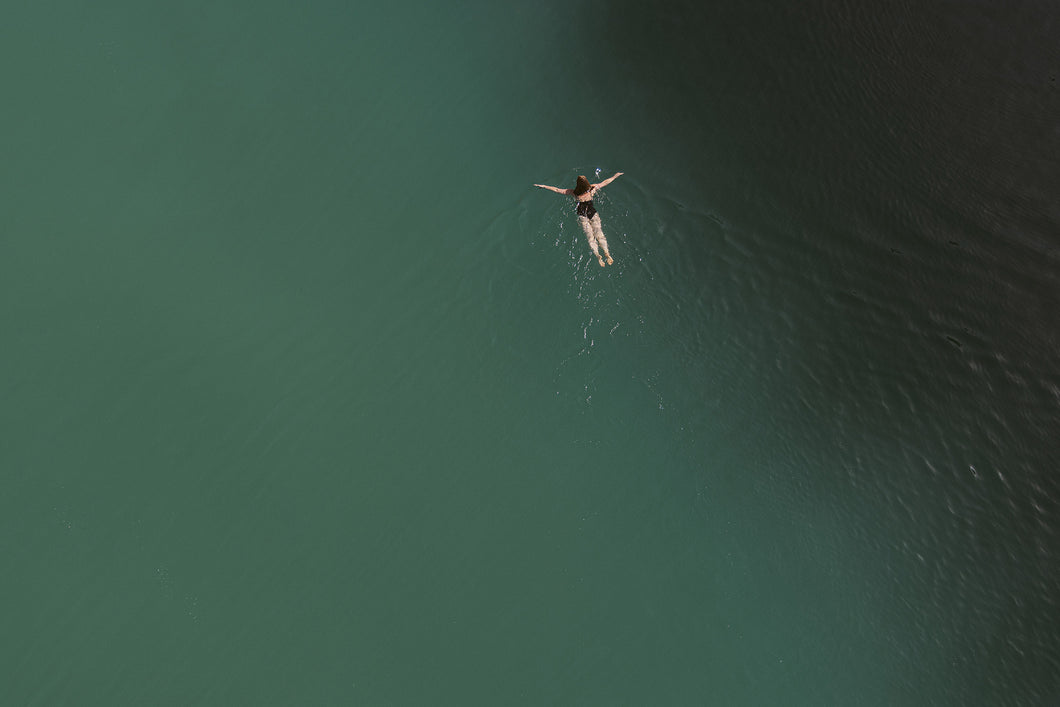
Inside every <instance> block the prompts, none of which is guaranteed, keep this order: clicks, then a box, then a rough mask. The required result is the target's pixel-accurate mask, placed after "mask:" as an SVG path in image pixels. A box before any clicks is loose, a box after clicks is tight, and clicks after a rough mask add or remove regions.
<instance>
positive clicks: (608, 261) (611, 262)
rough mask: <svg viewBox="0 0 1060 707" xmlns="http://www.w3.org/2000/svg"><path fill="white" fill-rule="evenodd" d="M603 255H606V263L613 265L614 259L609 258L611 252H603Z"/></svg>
mask: <svg viewBox="0 0 1060 707" xmlns="http://www.w3.org/2000/svg"><path fill="white" fill-rule="evenodd" d="M604 255H606V256H607V264H608V265H614V264H615V261H614V260H612V259H611V254H610V253H604Z"/></svg>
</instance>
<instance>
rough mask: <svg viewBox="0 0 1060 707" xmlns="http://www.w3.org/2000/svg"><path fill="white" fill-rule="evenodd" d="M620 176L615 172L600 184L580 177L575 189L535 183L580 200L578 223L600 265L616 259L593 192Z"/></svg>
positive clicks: (620, 174)
mask: <svg viewBox="0 0 1060 707" xmlns="http://www.w3.org/2000/svg"><path fill="white" fill-rule="evenodd" d="M620 176H622V172H615V174H614V175H613V176H611V177H608V178H607V179H605V180H604V181H602V182H600V183H599V184H590V183H589V180H588V179H586V178H585V177H578V181H577V182H576V183H575V185H574V188H573V189H560V188H559V187H550V186H548V185H546V184H535V185H534V186H535V187H541V188H542V189H548V190H549V191H554V192H556V193H557V194H569V195H571V196H573V197H574V200H575V201H576V202H578V207H577V209H576V210H575V211H576V212H577V214H578V223H580V224H581V226H582V230H583V231H585V237H586V238H588V239H589V247H590V248H592V249H593V255H595V256H596V259H597V260H599V261H600V267H603V266H604V258H607V264H608V265H613V264H614V262H615V261H614V260H612V259H611V252H610V251H609V250H608V249H607V239H606V238H604V226H603V224H602V223H600V214H598V213H596V207H595V206H593V194H595V193H596V190H597V189H603V188H604V187H606V186H607V185H608V184H610V183H611V182H613V181H615V180H616V179H618V178H619V177H620ZM601 250H603V251H604V254H603V256H601V255H600V251H601Z"/></svg>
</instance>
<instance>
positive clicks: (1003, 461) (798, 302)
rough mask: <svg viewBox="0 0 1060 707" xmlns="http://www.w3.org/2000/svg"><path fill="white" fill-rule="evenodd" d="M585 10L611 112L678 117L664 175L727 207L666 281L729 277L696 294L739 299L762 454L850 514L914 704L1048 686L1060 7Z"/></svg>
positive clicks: (688, 376) (695, 201)
mask: <svg viewBox="0 0 1060 707" xmlns="http://www.w3.org/2000/svg"><path fill="white" fill-rule="evenodd" d="M585 12H586V16H587V17H588V16H589V15H590V14H591V16H592V17H593V19H594V21H596V22H597V23H598V24H599V25H600V26H601V27H602V30H601V32H600V33H599V35H598V36H599V37H600V39H599V41H598V42H597V46H596V50H597V51H598V52H599V53H600V54H602V55H604V56H606V57H607V58H606V63H607V64H608V65H611V64H613V65H614V66H616V67H618V68H616V69H615V70H614V71H613V72H611V73H612V74H613V77H607V76H604V77H601V78H600V80H599V83H600V84H601V86H602V88H601V89H599V95H600V96H601V98H602V100H604V101H605V103H606V101H607V100H608V99H607V98H606V97H607V96H609V95H610V96H612V98H610V100H611V101H612V104H610V105H605V106H604V107H602V108H600V112H601V113H605V114H610V113H617V112H620V111H621V112H624V113H626V114H627V115H628V122H629V124H630V125H631V126H632V127H631V128H630V131H631V132H642V133H646V134H652V135H663V136H669V137H670V140H669V141H667V139H665V137H664V138H663V139H661V140H660V141H659V142H658V143H657V144H656V147H661V148H662V152H661V153H660V154H658V155H656V158H657V160H658V164H659V166H657V167H656V168H655V170H656V172H655V173H654V174H651V175H650V178H652V179H655V180H656V181H657V182H658V183H660V184H662V185H664V188H665V190H666V193H667V194H669V195H673V196H674V198H676V199H678V200H680V201H681V202H684V203H686V204H689V205H691V206H692V210H693V211H695V210H697V209H699V210H702V211H709V212H717V213H719V214H720V215H721V217H722V218H723V219H724V220H725V221H726V222H727V223H728V224H729V225H728V226H727V227H726V228H724V229H721V232H720V233H719V232H713V233H709V234H703V235H704V236H706V237H701V238H695V237H690V238H688V240H687V242H686V246H687V247H685V248H684V249H683V250H682V254H683V256H684V257H686V258H689V259H691V261H692V264H691V267H692V269H693V270H695V271H696V272H695V273H694V275H695V277H690V278H688V279H684V280H682V279H681V278H668V283H670V286H671V287H672V288H675V289H673V290H671V292H670V293H669V294H668V295H667V296H670V297H671V298H672V300H673V301H674V302H682V301H688V300H689V298H692V297H698V296H699V295H698V294H697V293H695V292H694V291H693V289H694V288H696V287H698V286H699V285H697V284H695V283H699V282H702V281H706V280H709V281H711V282H712V283H715V282H716V280H715V278H722V279H723V280H724V283H725V284H724V287H718V286H717V285H716V284H713V285H709V286H708V287H711V288H713V290H714V291H713V292H711V295H712V296H713V297H716V298H717V300H718V301H719V302H721V303H722V304H720V305H718V306H720V307H721V308H722V310H723V312H724V313H727V314H728V315H730V316H731V317H732V319H731V320H730V322H729V323H730V324H732V328H730V329H728V331H729V332H730V337H731V338H730V340H729V341H727V342H726V344H725V345H726V346H727V347H730V348H732V349H734V350H738V351H740V352H742V353H743V354H744V357H743V359H742V361H741V365H742V366H744V367H747V368H749V369H751V370H753V372H754V373H753V378H754V381H755V383H754V385H753V387H751V388H748V389H747V392H750V391H752V390H753V391H755V392H756V393H757V395H758V396H759V397H758V399H756V400H754V401H753V404H752V406H753V407H754V408H755V409H756V411H757V418H758V420H759V423H758V425H759V428H758V432H757V435H758V437H759V438H760V440H762V441H763V442H765V443H766V450H765V452H764V454H765V456H766V458H767V459H772V460H773V461H774V462H776V461H778V460H779V459H781V458H782V457H784V456H785V455H794V457H793V458H794V459H795V460H796V461H797V462H798V463H796V464H795V465H794V466H793V467H792V468H790V469H789V471H790V473H794V474H797V475H801V476H802V477H803V481H802V482H800V483H805V484H807V485H808V486H809V487H810V488H813V489H814V495H815V496H816V497H817V499H818V500H819V501H820V502H821V503H824V504H834V507H835V508H838V509H840V510H839V511H838V512H839V514H840V515H841V516H842V517H843V518H844V522H845V524H846V527H845V531H844V532H845V533H846V534H847V535H848V536H849V537H850V542H849V545H848V549H850V550H852V551H857V553H859V555H858V556H857V557H850V558H848V561H847V563H846V564H845V567H844V572H846V573H847V574H849V575H855V576H858V577H860V578H861V579H862V580H863V581H864V582H865V583H866V586H865V590H866V593H867V594H866V595H867V596H869V597H871V598H872V601H873V602H874V603H875V604H877V605H878V606H881V607H885V608H884V609H882V610H883V611H885V613H886V614H887V620H886V621H885V624H886V625H885V626H881V627H880V633H881V634H883V635H884V637H885V638H884V639H883V641H884V644H885V648H884V650H885V651H887V652H888V653H889V654H890V655H892V656H904V657H902V658H898V659H897V660H896V662H895V665H896V666H897V668H896V669H897V670H899V671H900V672H901V676H900V677H896V679H897V680H899V681H900V682H901V683H902V684H903V685H904V686H905V687H904V688H903V689H904V690H908V691H907V692H904V693H903V694H904V696H905V697H906V698H912V697H913V696H914V695H919V699H924V695H934V697H929V698H927V699H929V700H930V699H937V700H939V701H941V702H949V701H953V700H956V701H958V702H959V701H961V700H962V699H965V698H966V699H967V700H970V701H972V702H979V701H980V700H984V699H987V700H988V701H990V700H993V701H996V702H997V703H1006V704H1017V703H1020V702H1021V701H1031V702H1036V701H1040V700H1041V699H1042V698H1043V697H1044V696H1046V695H1054V694H1056V690H1057V689H1058V688H1060V684H1058V682H1057V678H1056V675H1057V674H1060V606H1058V605H1057V603H1056V601H1055V599H1054V597H1055V594H1056V587H1057V586H1058V584H1060V575H1058V573H1057V570H1056V567H1057V565H1056V542H1055V538H1056V535H1057V532H1058V531H1060V526H1058V525H1057V521H1056V511H1057V510H1060V483H1058V482H1057V480H1056V476H1055V474H1054V473H1053V467H1054V466H1055V448H1056V442H1055V440H1056V439H1058V438H1060V418H1058V415H1057V412H1056V410H1057V402H1058V400H1060V374H1058V371H1057V367H1056V362H1055V354H1056V351H1057V350H1060V334H1058V330H1057V328H1056V326H1055V322H1056V315H1055V312H1056V311H1058V308H1060V282H1058V277H1057V275H1056V273H1057V272H1058V270H1057V265H1060V249H1058V245H1057V242H1056V233H1058V232H1060V211H1058V207H1057V205H1056V201H1055V196H1054V193H1055V191H1056V187H1057V185H1060V172H1058V164H1057V162H1056V160H1055V155H1056V154H1057V153H1058V152H1060V133H1057V131H1056V129H1055V116H1056V115H1057V114H1058V113H1060V93H1058V90H1060V89H1058V88H1057V85H1056V78H1055V75H1056V70H1057V69H1056V67H1057V65H1058V59H1060V52H1058V50H1057V48H1056V44H1055V41H1053V39H1052V38H1051V36H1050V35H1051V34H1052V33H1053V32H1052V31H1051V29H1050V28H1055V19H1054V18H1053V17H1052V13H1051V10H1050V8H1049V6H1048V5H1047V4H1046V3H1042V2H1039V3H1022V4H1020V5H1019V6H1018V7H1014V8H1008V9H1005V10H1001V9H1000V8H997V7H994V6H992V5H990V4H987V3H977V4H973V5H970V6H968V5H962V6H961V7H960V8H957V7H956V6H953V7H950V6H945V5H934V6H924V5H922V4H918V3H909V2H905V3H899V4H897V5H895V4H889V5H888V6H887V7H880V8H866V7H865V6H863V5H859V4H857V3H853V2H839V3H825V2H816V3H811V4H809V5H806V4H799V5H797V6H795V5H792V6H789V7H776V6H770V5H766V4H735V3H734V4H725V5H707V4H702V3H691V2H666V3H663V5H662V6H659V5H658V4H656V5H652V6H650V8H649V7H648V6H643V5H641V4H638V3H632V2H619V3H606V4H604V3H594V4H591V5H590V6H588V8H587V9H586V11H585ZM587 53H588V52H587ZM656 194H658V192H656ZM708 203H709V204H710V207H709V208H708V207H706V206H705V205H706V204H708ZM674 223H676V221H674ZM701 225H703V224H701V223H699V224H697V223H685V224H683V225H682V226H681V227H679V228H678V230H681V231H685V233H686V234H691V235H693V236H694V235H695V233H696V228H697V227H698V226H701ZM686 229H687V230H686ZM727 246H729V247H727ZM708 276H709V277H708ZM680 288H683V289H680ZM658 296H659V297H663V296H664V295H662V294H660V295H658ZM660 309H661V308H660ZM708 313H709V309H694V310H693V311H691V312H684V313H682V314H681V317H680V318H681V320H682V326H681V327H680V329H681V330H682V331H683V333H682V334H680V335H678V336H676V337H675V340H674V341H673V342H672V344H673V345H674V346H676V347H678V348H683V349H684V350H685V353H684V355H682V356H680V357H679V360H680V366H681V368H682V370H683V372H684V373H683V376H682V377H683V379H684V380H685V381H688V382H692V383H693V385H692V386H691V387H692V388H693V389H694V390H695V391H696V393H695V394H698V395H701V396H703V397H704V398H713V397H715V396H714V395H713V393H712V391H711V388H712V386H713V385H715V384H716V381H715V380H714V379H713V378H712V377H709V376H703V375H698V374H697V371H699V370H702V368H703V367H705V366H711V365H716V364H710V363H707V360H708V356H711V355H715V354H716V353H717V350H714V351H710V350H709V349H708V347H706V346H705V345H704V342H703V340H702V338H701V334H700V333H699V332H701V331H702V328H703V327H704V326H706V324H707V317H706V315H707V314H708ZM715 314H717V312H715ZM718 321H719V320H718V318H717V317H715V318H714V319H712V320H711V321H710V326H711V327H712V328H713V327H715V326H716V325H717V324H718ZM741 322H742V323H741ZM693 397H694V394H692V393H689V394H688V395H687V396H686V400H687V401H688V404H689V405H690V406H693V405H694V403H692V402H691V400H692V398H693ZM747 405H748V403H744V406H747ZM686 409H687V408H686ZM776 439H783V440H785V441H784V442H783V443H781V442H778V441H772V442H771V441H770V440H776ZM789 458H790V457H789ZM768 466H769V465H768V464H766V465H764V467H768ZM764 467H763V469H764ZM773 481H774V482H775V483H777V484H780V482H779V481H778V480H776V479H773ZM764 488H765V489H769V488H770V487H769V485H768V484H767V485H766V486H765V487H764ZM780 488H781V485H777V486H774V487H773V488H772V491H773V492H774V493H777V492H779V491H778V490H779V489H780ZM767 492H768V491H767ZM789 500H791V502H792V503H795V500H794V499H789ZM788 512H789V513H793V514H796V511H793V510H791V509H790V508H789V509H788ZM999 576H1004V577H1007V578H1010V581H1005V582H1001V581H999V580H998V577H999ZM984 695H986V696H989V697H988V698H987V697H984Z"/></svg>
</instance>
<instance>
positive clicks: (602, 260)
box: [596, 255, 604, 267]
mask: <svg viewBox="0 0 1060 707" xmlns="http://www.w3.org/2000/svg"><path fill="white" fill-rule="evenodd" d="M596 259H597V260H599V261H600V267H603V266H604V259H603V258H601V257H600V256H599V255H598V256H596Z"/></svg>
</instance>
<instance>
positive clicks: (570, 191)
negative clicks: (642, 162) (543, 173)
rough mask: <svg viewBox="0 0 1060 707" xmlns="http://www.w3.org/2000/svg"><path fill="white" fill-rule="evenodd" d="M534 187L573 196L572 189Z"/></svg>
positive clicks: (540, 185)
mask: <svg viewBox="0 0 1060 707" xmlns="http://www.w3.org/2000/svg"><path fill="white" fill-rule="evenodd" d="M615 176H618V175H615ZM614 178H615V177H611V179H614ZM534 186H535V187H541V188H542V189H548V190H549V191H554V192H556V193H557V194H573V193H574V190H573V189H560V188H559V187H550V186H549V185H547V184H535V185H534Z"/></svg>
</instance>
